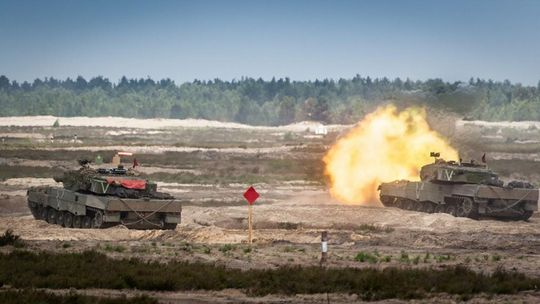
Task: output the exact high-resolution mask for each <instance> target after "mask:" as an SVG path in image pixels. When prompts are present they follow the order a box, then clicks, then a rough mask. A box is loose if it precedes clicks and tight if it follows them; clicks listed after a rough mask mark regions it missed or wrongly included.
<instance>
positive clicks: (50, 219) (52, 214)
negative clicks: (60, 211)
mask: <svg viewBox="0 0 540 304" xmlns="http://www.w3.org/2000/svg"><path fill="white" fill-rule="evenodd" d="M56 215H57V212H56V210H55V209H53V208H49V210H47V223H49V224H53V225H54V224H56Z"/></svg>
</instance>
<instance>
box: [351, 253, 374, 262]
mask: <svg viewBox="0 0 540 304" xmlns="http://www.w3.org/2000/svg"><path fill="white" fill-rule="evenodd" d="M354 259H355V260H356V261H358V262H362V263H363V262H368V263H370V264H375V263H377V262H378V261H379V259H378V258H377V255H376V254H371V253H369V252H363V251H360V252H359V253H358V254H357V255H356V256H355V257H354Z"/></svg>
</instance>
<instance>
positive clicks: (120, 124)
mask: <svg viewBox="0 0 540 304" xmlns="http://www.w3.org/2000/svg"><path fill="white" fill-rule="evenodd" d="M57 119H58V121H59V122H60V125H61V126H75V127H97V126H99V127H113V128H135V129H163V128H179V127H181V128H227V129H258V130H282V131H292V132H303V131H306V129H310V130H315V128H316V127H317V126H319V125H321V124H320V123H318V122H312V121H304V122H299V123H295V124H291V125H286V126H280V127H259V126H250V125H244V124H239V123H234V122H220V121H213V120H204V119H167V118H154V119H138V118H124V117H55V116H10V117H0V126H36V127H50V126H52V125H53V124H54V122H55V121H56V120H57ZM326 127H327V129H329V130H332V129H340V128H344V127H347V126H345V125H328V126H326ZM119 134H120V133H119ZM119 134H115V135H119Z"/></svg>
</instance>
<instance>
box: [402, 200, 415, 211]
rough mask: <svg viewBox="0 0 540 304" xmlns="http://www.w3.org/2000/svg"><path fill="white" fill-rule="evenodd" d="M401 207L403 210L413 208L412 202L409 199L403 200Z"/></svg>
mask: <svg viewBox="0 0 540 304" xmlns="http://www.w3.org/2000/svg"><path fill="white" fill-rule="evenodd" d="M401 206H402V207H403V209H405V210H412V209H413V202H412V201H410V200H405V201H404V202H403V203H402V205H401Z"/></svg>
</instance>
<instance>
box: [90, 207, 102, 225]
mask: <svg viewBox="0 0 540 304" xmlns="http://www.w3.org/2000/svg"><path fill="white" fill-rule="evenodd" d="M102 226H103V213H102V212H101V211H96V214H94V219H93V220H92V228H101V227H102Z"/></svg>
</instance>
